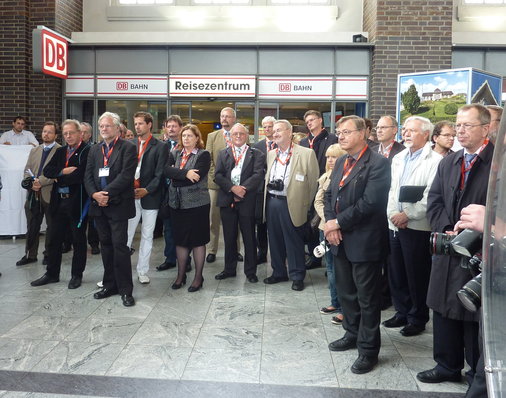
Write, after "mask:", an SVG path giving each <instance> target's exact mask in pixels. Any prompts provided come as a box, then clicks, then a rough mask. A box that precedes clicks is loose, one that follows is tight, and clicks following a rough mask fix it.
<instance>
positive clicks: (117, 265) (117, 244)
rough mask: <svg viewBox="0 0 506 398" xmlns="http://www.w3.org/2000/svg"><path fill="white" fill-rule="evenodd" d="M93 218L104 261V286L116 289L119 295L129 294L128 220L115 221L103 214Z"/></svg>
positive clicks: (130, 276) (130, 275) (131, 286)
mask: <svg viewBox="0 0 506 398" xmlns="http://www.w3.org/2000/svg"><path fill="white" fill-rule="evenodd" d="M94 220H95V226H96V227H97V231H98V237H99V239H100V249H101V254H102V262H103V263H104V277H103V283H104V288H105V289H111V290H117V291H118V293H119V294H121V295H124V294H128V295H131V294H132V291H133V281H132V263H131V260H130V249H129V248H128V246H127V238H128V233H127V229H128V220H121V221H116V220H112V219H110V218H108V217H107V216H105V215H103V216H100V217H94Z"/></svg>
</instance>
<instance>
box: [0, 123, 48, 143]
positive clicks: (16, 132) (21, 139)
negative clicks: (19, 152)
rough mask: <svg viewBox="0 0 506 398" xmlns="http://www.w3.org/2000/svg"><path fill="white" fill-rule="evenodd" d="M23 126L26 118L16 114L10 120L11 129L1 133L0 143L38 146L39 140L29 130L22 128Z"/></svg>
mask: <svg viewBox="0 0 506 398" xmlns="http://www.w3.org/2000/svg"><path fill="white" fill-rule="evenodd" d="M25 126H26V119H25V118H24V117H23V116H16V117H15V118H14V120H13V121H12V130H9V131H6V132H5V133H3V134H2V136H1V137H0V144H4V145H33V146H38V145H39V142H38V141H37V139H36V138H35V136H34V135H33V133H32V132H31V131H28V130H24V128H25Z"/></svg>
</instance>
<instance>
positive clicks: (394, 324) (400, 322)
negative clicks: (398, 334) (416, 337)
mask: <svg viewBox="0 0 506 398" xmlns="http://www.w3.org/2000/svg"><path fill="white" fill-rule="evenodd" d="M381 324H382V325H383V326H384V327H386V328H399V327H401V326H405V325H407V324H408V321H407V320H406V319H402V318H397V317H396V316H393V317H392V318H390V319H387V320H386V321H385V322H382V323H381Z"/></svg>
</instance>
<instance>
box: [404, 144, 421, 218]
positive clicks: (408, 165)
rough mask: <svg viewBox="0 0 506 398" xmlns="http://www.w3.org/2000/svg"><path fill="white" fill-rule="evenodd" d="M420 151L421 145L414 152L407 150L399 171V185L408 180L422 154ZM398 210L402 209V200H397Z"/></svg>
mask: <svg viewBox="0 0 506 398" xmlns="http://www.w3.org/2000/svg"><path fill="white" fill-rule="evenodd" d="M422 151H423V147H422V148H420V149H419V150H417V151H415V152H411V151H409V152H408V154H407V155H406V158H405V159H404V168H403V170H402V173H400V176H401V180H400V184H399V186H401V187H402V186H403V185H405V184H406V182H407V181H408V179H409V177H410V176H411V174H412V173H413V166H414V165H415V163H416V161H417V160H418V158H419V157H420V155H421V154H422ZM399 211H402V202H399Z"/></svg>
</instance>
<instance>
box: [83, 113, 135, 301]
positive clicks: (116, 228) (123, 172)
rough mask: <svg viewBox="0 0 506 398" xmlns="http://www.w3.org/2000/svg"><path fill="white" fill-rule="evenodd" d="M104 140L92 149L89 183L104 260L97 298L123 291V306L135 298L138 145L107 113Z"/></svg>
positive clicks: (102, 119) (102, 118)
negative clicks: (130, 242)
mask: <svg viewBox="0 0 506 398" xmlns="http://www.w3.org/2000/svg"><path fill="white" fill-rule="evenodd" d="M98 125H99V130H100V135H101V136H102V138H103V142H102V143H101V144H99V145H94V146H93V147H92V148H91V150H90V157H89V162H88V167H87V168H86V175H85V185H86V190H87V191H88V194H89V195H90V196H91V199H92V201H91V206H90V216H92V217H94V218H95V225H96V226H97V231H98V237H99V239H100V245H101V253H102V261H103V263H104V277H103V288H102V290H100V291H99V292H97V293H95V294H94V295H93V297H94V298H95V299H104V298H106V297H109V296H112V295H114V294H118V293H119V294H120V295H121V299H122V301H123V305H124V306H126V307H130V306H133V305H135V300H134V298H133V297H132V290H133V283H132V264H131V262H130V250H129V248H128V246H127V235H128V234H127V228H128V219H129V218H132V217H134V216H135V202H134V200H135V199H134V191H133V189H132V186H133V184H134V175H135V169H136V167H137V151H136V147H135V145H133V144H132V143H131V142H128V141H124V140H123V139H121V138H120V130H119V125H120V118H119V116H118V115H117V114H115V113H111V112H105V113H104V114H102V116H100V118H99V119H98Z"/></svg>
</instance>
